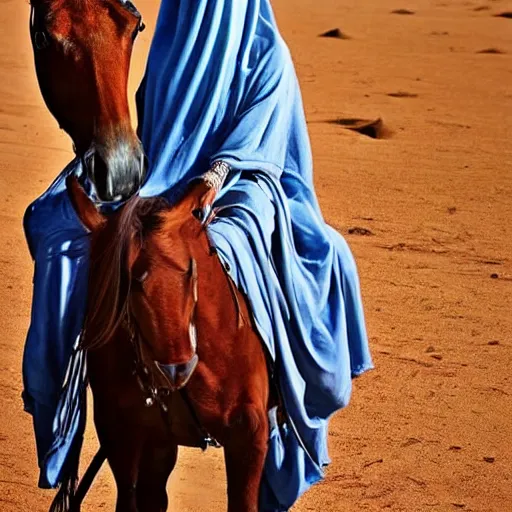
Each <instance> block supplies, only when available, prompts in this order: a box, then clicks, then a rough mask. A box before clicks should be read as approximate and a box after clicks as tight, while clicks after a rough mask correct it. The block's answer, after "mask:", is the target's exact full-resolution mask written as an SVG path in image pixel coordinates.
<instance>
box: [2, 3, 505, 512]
mask: <svg viewBox="0 0 512 512" xmlns="http://www.w3.org/2000/svg"><path fill="white" fill-rule="evenodd" d="M273 3H274V7H275V11H276V15H277V18H278V21H279V24H280V28H281V31H282V33H283V35H284V37H285V39H286V40H287V42H288V44H289V46H290V49H291V51H292V55H293V57H294V60H295V63H296V67H297V72H298V75H299V79H300V82H301V86H302V91H303V96H304V104H305V109H306V114H307V119H308V123H309V128H310V135H311V140H312V146H313V152H314V158H315V180H316V188H317V193H318V196H319V200H320V203H321V206H322V209H323V212H324V215H325V219H326V221H327V222H328V223H330V224H331V225H332V226H334V227H335V228H336V229H338V230H339V231H340V232H341V233H342V234H344V235H345V236H346V238H347V240H348V242H349V243H350V245H351V247H352V249H353V251H354V253H355V256H356V259H357V262H358V265H359V269H360V275H361V283H362V291H363V296H364V301H365V308H366V316H367V323H368V332H369V336H370V339H371V346H372V351H373V355H374V358H375V364H376V369H375V370H374V371H372V372H370V373H368V374H366V375H364V376H363V377H361V378H360V379H358V380H356V381H355V383H354V393H353V400H352V403H351V404H350V406H349V407H348V408H347V409H346V410H344V411H341V412H340V413H339V414H337V415H336V416H335V417H334V418H333V420H332V422H331V428H330V453H331V457H332V465H331V466H330V467H329V468H328V470H327V472H326V478H325V481H324V482H323V483H322V484H319V485H317V486H315V487H314V488H313V489H312V490H310V491H309V492H308V493H307V494H306V495H305V496H304V497H303V498H302V499H301V500H300V501H299V502H298V503H297V505H296V506H295V507H294V509H293V510H294V511H296V512H303V511H313V510H314V511H322V512H331V511H350V512H352V511H357V510H370V511H374V510H391V511H406V512H415V511H421V512H423V511H435V512H444V511H455V510H463V511H474V512H476V511H479V512H507V511H509V510H512V443H511V438H512V380H511V379H512V375H511V369H512V314H511V313H512V199H511V198H512V145H511V133H512V20H511V19H508V18H506V17H497V16H495V15H496V14H499V13H502V12H506V11H509V12H510V11H512V4H511V3H510V1H507V0H494V1H492V0H475V1H471V0H469V1H462V0H457V1H456V0H434V1H432V0H431V1H427V0H407V1H405V0H402V1H400V0H366V1H364V2H362V1H358V0H317V1H314V2H313V1H311V0H294V1H291V0H275V1H274V2H273ZM1 5H2V10H1V12H0V21H1V26H2V29H1V32H0V42H1V44H0V72H1V77H2V78H1V80H0V234H1V243H0V308H1V311H2V314H1V315H0V411H1V412H0V510H1V511H2V512H15V511H16V512H18V511H31V512H40V511H41V512H42V511H46V510H47V508H48V505H49V503H50V501H51V499H52V497H53V492H49V491H42V490H39V489H37V464H36V455H35V445H34V439H33V433H32V425H31V419H30V417H29V416H28V415H27V414H25V413H24V412H23V410H22V402H21V399H20V393H21V390H22V381H21V358H22V351H23V344H24V337H25V333H26V329H27V326H28V323H29V317H30V301H31V278H32V272H33V266H32V262H31V260H30V257H29V253H28V250H27V248H26V245H25V241H24V236H23V232H22V216H23V213H24V210H25V208H26V207H27V206H28V204H29V203H30V202H31V201H32V200H34V199H35V198H36V197H37V196H38V195H39V194H41V193H42V192H43V191H44V190H45V188H46V187H47V186H48V185H49V183H50V182H51V180H52V179H53V178H54V177H55V176H56V175H57V173H58V172H60V170H61V169H62V168H63V166H64V165H65V164H66V163H67V162H68V161H69V160H70V159H71V157H72V152H71V144H70V141H69V140H68V138H67V136H66V135H65V134H64V133H62V132H61V131H59V129H58V126H57V124H56V122H55V121H54V120H53V118H52V117H51V116H50V114H49V113H48V112H47V110H46V108H45V106H44V104H43V101H42V98H41V95H40V93H39V89H38V87H37V84H36V80H35V73H34V69H33V62H32V53H31V48H30V41H29V36H28V14H29V6H28V2H22V1H21V0H4V1H3V2H2V4H1ZM138 7H139V9H140V10H141V11H142V13H143V15H144V18H145V21H146V23H147V25H148V30H146V32H144V33H143V34H142V35H141V37H140V39H139V41H138V42H137V46H136V51H135V56H134V62H133V69H132V77H131V81H130V87H131V91H132V92H133V91H134V90H135V88H136V86H137V84H138V81H139V79H140V77H141V74H142V72H143V69H144V62H145V56H146V53H147V49H148V46H149V43H150V39H151V33H152V28H153V27H154V23H155V18H156V13H157V9H158V1H157V0H141V1H139V2H138ZM403 9H405V10H406V12H405V13H404V11H403ZM395 10H399V12H398V13H396V12H395V13H393V12H392V11H395ZM400 10H402V11H400ZM407 11H409V12H408V13H407ZM400 12H402V14H400ZM336 28H338V29H339V31H340V33H341V35H342V36H343V37H342V38H339V37H338V38H322V37H318V36H319V34H321V33H324V32H326V31H329V30H332V29H336ZM338 35H340V34H338ZM351 118H361V119H370V120H371V119H377V118H380V119H381V120H382V122H383V124H384V126H385V128H386V129H385V130H382V133H383V134H384V135H385V137H384V138H380V139H374V138H371V137H367V136H365V135H361V134H359V133H357V132H354V131H350V130H347V129H346V126H345V124H346V122H347V121H343V120H344V119H351ZM95 448H96V440H95V433H94V430H93V428H92V427H90V428H89V429H88V432H87V441H86V447H85V450H84V463H85V461H87V459H89V458H90V457H91V456H92V454H93V452H94V450H95ZM224 485H225V477H224V468H223V461H222V453H221V452H220V451H212V450H209V451H208V452H207V453H206V454H205V455H202V454H201V453H200V452H198V451H194V450H184V451H182V452H181V456H180V460H179V467H178V469H177V470H176V471H175V473H174V474H173V476H172V477H171V480H170V483H169V490H170V493H171V506H170V510H180V511H189V512H202V511H212V510H223V509H224V505H225V491H224ZM114 497H115V490H114V486H113V482H112V478H111V475H110V471H109V470H108V468H107V467H105V468H104V469H103V470H102V472H101V474H100V477H99V478H98V480H97V481H96V483H95V485H94V488H93V490H92V492H91V493H90V495H89V496H88V498H87V501H86V505H85V506H84V510H85V511H86V512H87V511H97V510H113V503H114Z"/></svg>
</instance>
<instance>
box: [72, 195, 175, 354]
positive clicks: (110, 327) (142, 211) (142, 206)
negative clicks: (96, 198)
mask: <svg viewBox="0 0 512 512" xmlns="http://www.w3.org/2000/svg"><path fill="white" fill-rule="evenodd" d="M166 209H169V204H168V202H167V201H166V200H165V199H164V198H162V197H154V198H146V199H141V198H140V197H139V196H136V197H134V198H132V199H131V200H130V201H128V203H126V205H125V206H123V207H122V209H121V210H120V211H118V212H116V213H115V214H113V217H112V218H111V219H109V220H108V221H107V223H106V225H105V227H104V228H103V229H102V230H101V231H100V232H99V233H97V234H96V235H95V239H94V242H93V247H91V261H90V265H91V268H92V267H94V272H91V273H90V276H91V278H90V279H89V293H88V302H87V314H86V318H85V329H84V333H83V334H82V348H84V349H94V348H99V347H102V346H103V345H105V344H106V343H108V341H110V339H112V337H113V335H114V334H115V332H116V330H117V329H118V328H119V327H120V326H121V323H122V321H123V319H124V317H125V312H126V308H127V302H128V297H129V294H130V288H131V269H130V268H128V265H127V258H128V251H129V248H130V244H131V243H132V241H133V240H134V239H135V238H136V237H138V238H139V239H140V241H141V242H142V241H143V240H144V238H145V237H146V236H147V235H148V234H149V233H151V232H153V231H154V230H156V229H158V228H159V226H160V225H161V221H162V216H161V215H159V214H160V213H161V212H162V211H164V210H166Z"/></svg>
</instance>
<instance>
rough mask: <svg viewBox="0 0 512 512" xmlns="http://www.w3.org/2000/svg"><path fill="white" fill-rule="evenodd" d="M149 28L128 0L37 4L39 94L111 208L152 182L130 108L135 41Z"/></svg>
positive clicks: (35, 0)
mask: <svg viewBox="0 0 512 512" xmlns="http://www.w3.org/2000/svg"><path fill="white" fill-rule="evenodd" d="M142 28H143V24H142V21H141V17H140V14H139V13H138V11H137V10H136V9H135V8H134V7H133V5H132V4H131V3H130V2H129V1H125V2H124V1H123V0H101V1H100V0H31V19H30V32H31V38H32V46H33V49H34V59H35V67H36V73H37V77H38V81H39V87H40V89H41V93H42V95H43V98H44V100H45V102H46V105H47V106H48V109H49V110H50V112H51V113H52V115H53V116H54V117H55V118H56V120H57V121H58V123H59V125H60V127H61V128H62V129H63V130H64V131H65V132H66V133H68V135H69V136H70V137H71V139H72V140H73V144H74V147H75V151H76V153H77V156H78V157H80V158H81V159H82V161H83V162H84V164H85V166H86V168H87V173H88V176H89V178H90V180H91V181H92V183H93V184H94V186H95V188H96V192H97V195H98V197H99V198H100V199H101V200H103V201H114V200H119V199H126V198H128V197H130V196H131V195H132V194H133V193H134V192H135V191H136V190H137V189H138V188H139V187H140V185H141V183H142V181H143V179H144V175H145V157H144V153H143V150H142V145H141V143H140V141H139V140H138V138H137V135H136V134H135V131H134V130H133V127H132V125H131V121H130V112H129V106H128V93H127V87H128V73H129V67H130V58H131V54H132V48H133V42H134V40H135V36H136V35H137V33H138V32H139V31H140V30H142Z"/></svg>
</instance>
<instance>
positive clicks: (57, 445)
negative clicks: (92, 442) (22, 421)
mask: <svg viewBox="0 0 512 512" xmlns="http://www.w3.org/2000/svg"><path fill="white" fill-rule="evenodd" d="M137 100H138V107H139V132H140V136H141V139H142V142H143V145H144V148H145V151H146V153H147V156H148V159H149V173H148V179H147V181H146V183H145V185H144V187H143V188H142V190H141V195H142V196H155V195H163V196H165V197H166V198H167V199H168V200H169V201H171V203H172V202H174V201H175V200H176V199H177V198H179V197H180V195H181V194H182V193H183V191H184V189H185V187H186V185H187V184H188V183H189V182H190V180H192V179H194V178H197V177H198V176H200V175H202V174H203V173H204V172H205V171H206V170H207V169H208V168H209V166H210V164H211V163H212V162H213V161H215V160H218V159H222V160H224V161H226V162H227V163H229V164H230V166H231V167H232V169H233V170H232V172H231V173H230V175H229V178H228V180H227V181H226V183H225V185H224V187H223V189H222V190H221V192H220V194H219V196H218V198H217V200H216V202H215V204H214V207H215V208H216V212H217V214H216V218H215V221H214V222H213V223H212V224H211V225H210V226H209V228H208V229H209V235H210V237H211V239H212V241H213V242H214V244H215V245H216V247H217V249H218V252H219V255H220V257H221V259H222V260H223V261H224V263H225V264H226V266H227V267H228V268H229V273H230V275H231V277H232V278H233V280H234V281H235V283H236V284H237V286H239V287H240V288H241V289H242V290H243V291H244V292H245V293H246V295H247V297H248V299H249V302H250V304H251V307H252V311H253V314H254V318H255V322H256V325H257V327H258V330H259V333H260V334H261V337H262V340H263V341H264V343H265V344H266V346H267V348H268V350H269V353H270V354H271V356H272V358H273V360H274V362H275V368H276V375H277V377H278V381H279V385H280V389H281V392H282V396H283V401H284V405H285V409H286V415H287V421H286V424H285V425H278V424H277V422H276V418H275V411H271V413H270V424H271V427H272V428H271V434H270V441H269V453H268V456H267V460H266V465H265V472H264V478H263V482H262V486H261V500H260V501H261V506H260V509H261V510H262V511H268V512H272V511H275V512H281V511H286V510H288V509H289V508H290V507H291V506H292V505H293V503H294V502H295V501H296V499H297V498H298V497H299V496H300V495H301V494H302V493H303V492H304V491H305V490H306V489H307V488H308V487H309V486H310V485H311V484H313V483H315V482H317V481H318V480H320V479H321V478H322V476H323V469H322V468H323V466H325V465H326V464H328V462H329V457H328V453H327V428H328V420H329V417H330V416H331V415H332V414H333V413H334V412H335V411H337V410H338V409H340V408H342V407H345V406H346V405H347V403H348V401H349V398H350V392H351V379H352V377H354V376H356V375H359V374H361V373H363V372H364V371H365V370H367V369H369V368H371V367H372V362H371V357H370V353H369V349H368V342H367V337H366V332H365V324H364V316H363V310H362V305H361V296H360V290H359V281H358V276H357V270H356V266H355V263H354V259H353V257H352V254H351V252H350V249H349V248H348V246H347V244H346V242H345V240H344V239H343V238H342V237H341V236H340V235H339V234H338V233H337V232H335V231H334V230H333V229H331V228H330V227H329V226H327V225H326V224H325V222H324V220H323V218H322V215H321V213H320V209H319V206H318V203H317V199H316V196H315V192H314V188H313V181H312V169H313V166H312V158H311V151H310V144H309V138H308V133H307V127H306V122H305V117H304V112H303V106H302V101H301V96H300V90H299V86H298V82H297V78H296V75H295V71H294V67H293V63H292V59H291V57H290V54H289V51H288V49H287V47H286V45H285V43H284V42H283V39H282V38H281V36H280V34H279V32H278V30H277V27H276V23H275V19H274V16H273V13H272V9H271V6H270V3H269V0H163V1H162V5H161V8H160V14H159V18H158V22H157V27H156V31H155V35H154V39H153V43H152V46H151V50H150V54H149V59H148V65H147V70H146V74H145V77H144V79H143V82H142V84H141V88H140V90H139V92H138V98H137ZM69 173H75V174H79V175H83V170H82V168H81V164H80V162H79V161H74V162H72V163H71V164H70V165H69V166H68V168H66V169H65V170H64V171H63V173H62V174H61V175H60V176H59V177H58V178H57V180H56V181H55V182H54V183H53V184H52V186H51V187H50V188H49V189H48V191H47V192H46V193H45V194H44V195H43V196H41V197H40V198H39V199H38V200H37V201H35V202H34V203H33V204H32V205H31V206H30V207H29V209H28V210H27V214H26V216H25V230H26V234H27V240H28V244H29V247H30V250H31V254H32V256H33V258H34V259H35V279H34V299H33V314H32V323H31V327H30V330H29V334H28V338H27V342H26V349H25V357H24V368H23V370H24V382H25V391H24V398H25V406H26V409H27V410H28V411H29V412H31V413H32V414H33V417H34V427H35V431H36V440H37V445H38V455H39V463H40V467H41V478H40V485H41V486H42V487H55V486H56V485H58V484H59V483H60V482H61V481H62V479H63V477H64V475H65V474H66V472H68V471H69V465H70V464H71V462H69V461H70V460H71V459H72V456H71V455H70V454H73V453H75V454H76V453H77V451H79V450H80V446H81V439H82V435H83V429H84V424H85V403H84V382H85V375H86V368H85V359H84V357H83V354H82V353H81V352H80V351H79V350H77V348H76V344H75V341H76V339H77V337H78V336H79V333H80V330H81V326H82V321H83V315H84V297H85V296H86V291H87V290H86V288H87V271H88V268H87V265H88V236H87V233H86V232H85V230H84V228H83V227H82V226H81V224H80V222H79V221H78V219H77V217H76V214H75V212H74V211H73V208H72V206H71V204H70V202H69V199H68V197H67V194H66V192H65V177H66V176H67V175H68V174H69Z"/></svg>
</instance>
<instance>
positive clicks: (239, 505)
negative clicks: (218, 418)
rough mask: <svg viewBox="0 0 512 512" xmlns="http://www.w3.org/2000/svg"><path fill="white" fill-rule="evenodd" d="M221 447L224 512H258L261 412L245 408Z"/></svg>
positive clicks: (264, 434)
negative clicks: (225, 489)
mask: <svg viewBox="0 0 512 512" xmlns="http://www.w3.org/2000/svg"><path fill="white" fill-rule="evenodd" d="M237 419H238V422H239V424H238V425H237V426H236V427H234V428H233V429H232V432H231V435H230V439H229V442H228V443H226V445H225V447H224V458H225V461H226V473H227V480H228V512H258V497H259V491H260V483H261V477H262V474H263V466H264V464H265V457H266V454H267V447H268V419H267V414H266V412H265V410H264V409H261V410H260V409H258V408H256V407H254V406H246V407H245V408H244V410H243V412H242V414H241V415H240V416H239V417H238V418H237Z"/></svg>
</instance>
